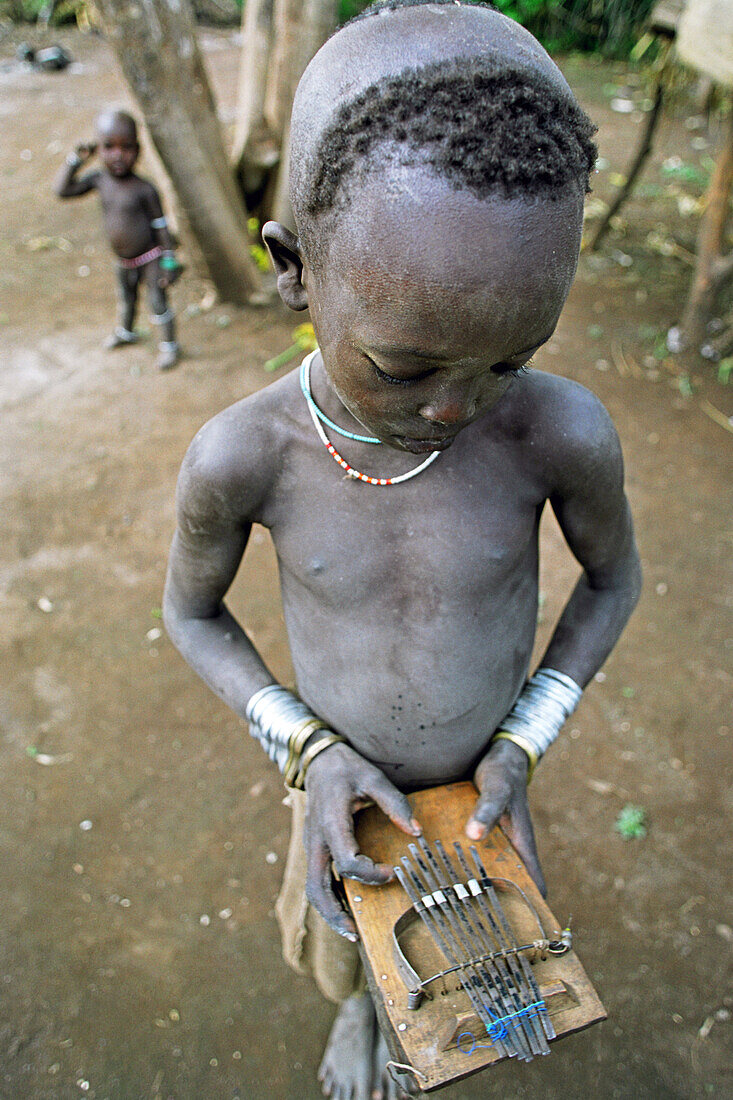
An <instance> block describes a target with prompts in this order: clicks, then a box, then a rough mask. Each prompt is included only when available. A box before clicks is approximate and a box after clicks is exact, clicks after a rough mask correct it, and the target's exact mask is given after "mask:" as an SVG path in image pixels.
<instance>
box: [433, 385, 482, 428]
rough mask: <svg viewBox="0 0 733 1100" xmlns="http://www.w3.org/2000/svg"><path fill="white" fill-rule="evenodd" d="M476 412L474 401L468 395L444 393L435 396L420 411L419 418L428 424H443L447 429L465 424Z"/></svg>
mask: <svg viewBox="0 0 733 1100" xmlns="http://www.w3.org/2000/svg"><path fill="white" fill-rule="evenodd" d="M475 412H476V401H475V399H474V398H473V397H471V396H469V395H468V394H460V393H445V394H442V395H441V396H436V397H435V398H433V400H432V401H430V402H429V403H428V404H426V405H423V406H422V408H421V409H420V416H421V417H422V418H423V420H427V421H428V422H429V423H430V424H444V425H445V426H446V427H447V428H450V427H453V426H455V425H456V424H465V423H467V421H469V420H470V419H471V417H472V416H473V415H474V413H475Z"/></svg>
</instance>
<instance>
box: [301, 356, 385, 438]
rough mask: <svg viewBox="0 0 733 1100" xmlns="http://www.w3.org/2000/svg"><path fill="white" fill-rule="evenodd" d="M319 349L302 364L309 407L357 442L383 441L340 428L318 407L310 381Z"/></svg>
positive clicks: (302, 381)
mask: <svg viewBox="0 0 733 1100" xmlns="http://www.w3.org/2000/svg"><path fill="white" fill-rule="evenodd" d="M317 351H318V349H316V351H312V352H311V353H310V355H307V356H306V357H305V359H304V360H303V362H302V363H301V364H300V388H301V390H302V391H303V397H304V398H305V399H306V401H307V402H308V408H309V409H311V411H312V412H314V413H315V414H316V416H317V417H318V419H319V420H321V421H322V422H323V423H324V424H328V426H329V428H332V429H333V431H335V432H338V433H339V435H345V436H346V437H347V439H355V440H356V442H357V443H381V442H382V440H381V439H377V437H376V436H373V435H355V434H354V432H350V431H348V429H346V428H339V426H338V424H334V422H333V420H331V419H330V417H328V416H326V414H325V412H323V410H322V409H319V408H318V405H316V403H315V401H314V399H313V394H312V393H311V382H310V378H311V363H312V362H313V359H314V358H315V356H316V354H317Z"/></svg>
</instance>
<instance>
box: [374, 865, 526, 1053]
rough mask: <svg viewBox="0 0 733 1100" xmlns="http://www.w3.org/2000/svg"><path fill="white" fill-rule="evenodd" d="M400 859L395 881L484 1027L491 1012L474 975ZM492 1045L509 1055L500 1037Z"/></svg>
mask: <svg viewBox="0 0 733 1100" xmlns="http://www.w3.org/2000/svg"><path fill="white" fill-rule="evenodd" d="M402 863H403V866H404V868H405V870H404V871H403V870H402V869H401V868H400V867H395V869H394V870H395V874H396V876H397V879H398V881H399V882H400V884H401V885H402V888H403V890H404V891H405V893H406V894H407V896H408V897H409V899H410V901H411V902H412V904H413V906H414V908H415V911H416V912H417V913H419V914H420V917H421V918H422V920H423V923H424V924H425V926H426V928H427V929H428V931H429V932H430V935H431V936H432V937H433V939H434V940H435V942H436V943H437V945H438V947H439V948H440V950H441V951H442V952H443V954H444V955H445V957H446V959H447V960H448V962H449V963H450V964H451V966H456V967H458V974H459V977H460V979H461V985H462V986H463V988H464V989H465V991H466V993H467V994H468V999H469V1001H470V1002H471V1004H472V1005H473V1007H474V1009H475V1011H476V1014H477V1016H478V1018H479V1020H481V1021H482V1023H483V1025H484V1027H485V1028H486V1030H487V1031H488V1030H489V1027H490V1026H491V1024H492V1023H493V1022H494V1021H493V1020H492V1019H491V1014H490V1012H489V1011H488V1009H487V1008H486V1006H485V1004H484V1002H483V1001H482V1000H481V997H480V996H479V994H478V993H477V992H476V989H475V986H476V984H477V983H476V980H475V978H474V977H473V975H470V974H467V973H466V970H465V967H464V966H463V965H462V964H461V963H460V962H459V961H458V959H457V957H456V954H455V952H454V951H453V949H452V947H451V946H450V945H449V944H448V943H447V942H446V940H445V938H444V936H443V932H442V923H441V918H442V914H438V913H436V912H433V907H432V906H431V907H430V908H428V907H427V906H426V905H425V904H424V902H423V900H422V894H423V893H424V890H423V886H422V883H421V882H420V880H419V878H418V877H417V875H416V874H415V872H414V870H413V868H412V865H411V864H410V861H409V859H407V858H406V857H403V859H402ZM405 872H407V873H405ZM436 907H437V903H436ZM494 1049H495V1050H496V1052H497V1054H498V1055H499V1056H500V1057H501V1058H506V1057H509V1056H510V1055H509V1052H508V1051H507V1049H506V1047H505V1046H504V1044H503V1043H502V1042H501V1041H500V1040H496V1041H495V1042H494Z"/></svg>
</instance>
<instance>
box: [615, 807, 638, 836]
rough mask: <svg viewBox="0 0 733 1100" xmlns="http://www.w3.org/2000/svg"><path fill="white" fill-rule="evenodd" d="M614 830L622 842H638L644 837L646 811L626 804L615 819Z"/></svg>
mask: <svg viewBox="0 0 733 1100" xmlns="http://www.w3.org/2000/svg"><path fill="white" fill-rule="evenodd" d="M614 829H615V830H616V832H617V833H620V834H621V836H622V837H623V838H624V840H640V839H641V838H642V837H645V836H646V810H645V809H644V807H643V806H633V805H632V804H631V803H630V802H627V804H626V805H625V806H624V808H623V809H622V810H621V812H620V813H619V815H618V817H617V818H616V823H615V825H614Z"/></svg>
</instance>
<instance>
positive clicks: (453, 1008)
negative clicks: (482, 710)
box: [343, 783, 606, 1092]
mask: <svg viewBox="0 0 733 1100" xmlns="http://www.w3.org/2000/svg"><path fill="white" fill-rule="evenodd" d="M476 797H477V794H476V790H475V788H474V787H473V785H472V784H471V783H451V784H448V785H446V786H443V787H433V788H431V789H430V790H426V791H419V792H417V793H415V794H411V795H409V800H410V804H411V806H412V808H413V810H414V813H415V817H417V819H418V821H419V822H420V824H421V825H422V828H423V836H422V837H420V838H418V839H417V840H416V841H415V842H414V843H411V842H410V838H409V837H408V836H407V835H406V834H405V833H403V832H401V831H400V830H399V829H398V828H397V827H396V826H395V825H393V824H392V823H391V822H390V821H389V819H388V818H387V817H385V815H384V814H383V813H382V812H381V810H379V809H378V808H377V807H376V806H371V807H370V808H369V809H367V810H364V811H363V812H362V813H361V814H359V816H358V818H357V822H356V836H357V841H358V843H359V847H360V850H361V851H362V852H364V853H365V854H366V855H368V856H370V858H371V859H373V860H375V862H378V863H388V864H391V865H392V866H393V867H394V868H395V872H396V874H397V876H398V878H397V880H396V881H394V882H390V883H388V884H387V885H386V886H379V887H375V886H367V885H365V884H364V883H360V882H356V881H355V880H354V879H344V880H343V886H344V890H345V892H346V898H347V901H348V903H349V906H350V908H351V912H352V914H353V917H354V920H355V922H356V926H357V929H358V932H359V936H360V949H361V955H362V959H363V962H364V967H365V970H366V976H367V981H368V984H369V990H370V992H371V994H372V998H373V1000H374V1003H375V1006H376V1009H377V1017H378V1019H379V1024H380V1026H381V1028H382V1031H383V1033H384V1035H385V1038H386V1039H387V1042H388V1045H389V1046H390V1052H391V1054H392V1058H393V1060H394V1068H398V1069H399V1071H400V1072H405V1073H407V1072H409V1073H411V1074H412V1076H413V1078H414V1080H415V1083H416V1084H417V1085H418V1086H419V1088H420V1089H421V1090H422V1091H423V1092H431V1091H432V1090H433V1089H438V1088H441V1087H442V1086H444V1085H447V1084H450V1083H451V1082H454V1081H457V1080H460V1079H461V1078H462V1077H468V1076H470V1075H471V1074H473V1073H477V1072H479V1071H480V1070H482V1069H485V1068H486V1067H487V1066H490V1065H492V1064H494V1063H495V1062H498V1061H501V1060H502V1059H504V1058H516V1059H517V1060H518V1061H530V1060H531V1059H532V1058H533V1057H535V1056H538V1055H544V1054H549V1053H550V1043H552V1042H554V1041H555V1040H556V1039H560V1038H562V1037H563V1036H564V1035H568V1034H570V1033H571V1032H574V1031H580V1030H582V1029H583V1028H586V1027H589V1026H590V1025H591V1024H594V1023H597V1022H598V1021H599V1020H603V1019H605V1017H606V1013H605V1011H604V1008H603V1005H602V1004H601V1002H600V1000H599V999H598V995H597V994H596V992H595V990H594V988H593V986H592V985H591V983H590V981H589V979H588V976H587V974H586V973H585V971H584V970H583V967H582V966H581V964H580V962H579V960H578V958H577V956H576V954H575V952H574V951H573V949H572V946H571V938H570V934H569V931H568V930H567V929H565V930H564V931H561V930H560V925H559V924H558V922H557V920H556V919H555V917H554V916H553V915H552V913H551V912H550V909H549V908H548V906H547V903H546V902H545V900H544V899H543V898H542V896H541V894H540V892H539V890H538V889H537V887H536V885H535V884H534V882H533V881H532V879H531V878H530V876H529V874H528V872H527V870H526V868H525V866H524V864H523V863H522V862H521V860H520V859H519V856H518V855H517V853H516V852H515V850H514V848H513V847H512V846H511V844H510V843H509V841H508V840H507V838H506V836H505V835H504V833H503V832H502V831H501V829H499V828H498V827H497V828H495V829H493V830H492V832H491V834H490V835H489V836H488V837H486V838H485V839H484V840H481V841H477V842H476V843H475V844H474V843H472V842H470V841H469V840H468V839H467V838H466V836H465V826H466V822H467V821H468V819H469V817H470V816H471V813H472V811H473V807H474V805H475V801H476Z"/></svg>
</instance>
